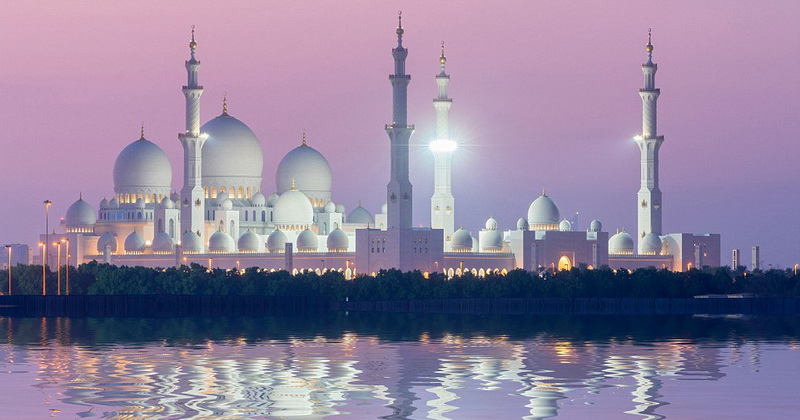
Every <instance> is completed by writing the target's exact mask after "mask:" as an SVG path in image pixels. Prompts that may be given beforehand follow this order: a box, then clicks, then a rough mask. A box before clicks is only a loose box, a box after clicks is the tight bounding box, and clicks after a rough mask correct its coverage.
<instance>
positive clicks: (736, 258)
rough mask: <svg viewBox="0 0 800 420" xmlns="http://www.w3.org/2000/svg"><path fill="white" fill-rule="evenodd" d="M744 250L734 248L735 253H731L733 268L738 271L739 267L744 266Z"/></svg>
mask: <svg viewBox="0 0 800 420" xmlns="http://www.w3.org/2000/svg"><path fill="white" fill-rule="evenodd" d="M741 253H742V250H740V249H738V248H734V249H733V252H732V253H731V268H732V269H734V270H736V268H738V267H739V266H741V265H742V256H741Z"/></svg>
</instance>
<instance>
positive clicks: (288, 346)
mask: <svg viewBox="0 0 800 420" xmlns="http://www.w3.org/2000/svg"><path fill="white" fill-rule="evenodd" d="M798 321H800V318H798V317H789V316H781V317H766V316H764V317H745V316H727V317H708V316H706V317H704V316H635V317H633V316H630V317H629V316H584V317H582V316H535V317H534V316H453V315H450V316H444V315H442V316H434V315H393V314H354V313H351V314H349V315H345V314H329V315H323V316H318V317H313V318H303V317H262V318H225V317H218V318H177V319H176V318H164V319H156V318H152V319H142V318H124V319H123V318H116V319H115V318H8V317H6V318H0V335H1V336H2V338H0V381H1V382H0V384H2V385H0V391H2V392H0V418H3V419H6V418H7V419H44V418H50V417H52V418H62V419H73V418H85V417H99V418H112V419H179V418H199V419H204V418H205V419H212V418H213V419H219V418H224V419H262V418H289V417H294V418H314V419H318V418H337V419H353V418H359V419H360V418H387V419H401V418H420V419H421V418H431V419H494V418H498V419H506V418H509V419H511V418H527V419H539V418H553V417H555V418H558V419H625V418H630V419H662V418H668V419H718V418H719V419H754V418H769V419H795V418H797V417H798V413H800V400H798V399H797V389H798V387H799V386H800V322H798Z"/></svg>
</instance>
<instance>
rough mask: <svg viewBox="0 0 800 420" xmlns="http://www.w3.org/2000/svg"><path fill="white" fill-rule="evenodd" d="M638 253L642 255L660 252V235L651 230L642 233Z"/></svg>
mask: <svg viewBox="0 0 800 420" xmlns="http://www.w3.org/2000/svg"><path fill="white" fill-rule="evenodd" d="M639 253H640V254H643V255H657V254H660V253H661V237H659V236H658V235H656V234H655V233H653V232H650V233H648V234H647V235H644V238H642V239H641V241H640V242H639Z"/></svg>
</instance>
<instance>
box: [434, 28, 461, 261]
mask: <svg viewBox="0 0 800 420" xmlns="http://www.w3.org/2000/svg"><path fill="white" fill-rule="evenodd" d="M446 63H447V57H445V55H444V42H442V55H440V56H439V65H440V66H441V71H440V72H439V74H438V75H436V85H437V86H438V87H439V95H438V96H437V97H436V99H434V100H433V107H434V108H435V109H436V138H435V139H434V140H433V141H432V142H431V143H430V149H431V152H433V157H434V169H433V197H431V228H433V229H443V230H444V240H445V248H446V249H448V250H449V248H450V238H451V237H452V236H453V231H454V230H455V199H454V198H453V191H452V188H451V185H452V184H451V179H452V175H451V173H452V165H451V157H452V154H453V152H454V151H455V149H456V142H455V141H453V140H452V139H451V138H450V106H452V105H453V100H452V99H450V98H449V97H448V96H447V85H448V84H449V83H450V75H448V74H447V73H446V72H445V64H446Z"/></svg>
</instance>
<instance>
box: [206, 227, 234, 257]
mask: <svg viewBox="0 0 800 420" xmlns="http://www.w3.org/2000/svg"><path fill="white" fill-rule="evenodd" d="M208 250H209V251H210V252H233V251H235V250H236V244H235V243H234V242H233V238H232V237H231V235H228V234H227V233H225V232H223V231H221V230H218V231H216V232H214V234H213V235H211V238H210V239H209V240H208Z"/></svg>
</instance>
